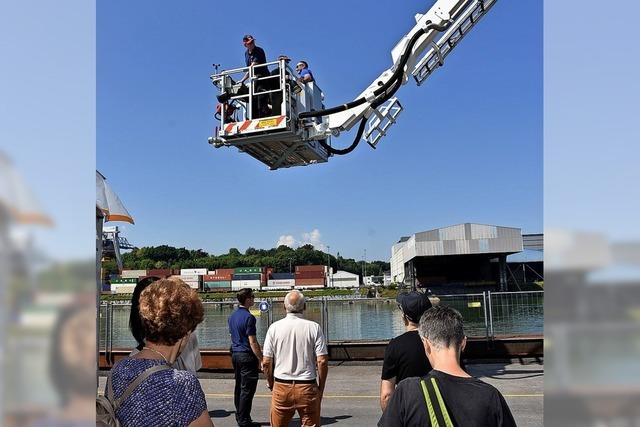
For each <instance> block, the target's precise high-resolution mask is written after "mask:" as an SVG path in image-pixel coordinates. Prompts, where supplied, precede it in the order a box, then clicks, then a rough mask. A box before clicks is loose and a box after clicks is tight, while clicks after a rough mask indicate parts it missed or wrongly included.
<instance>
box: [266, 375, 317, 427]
mask: <svg viewBox="0 0 640 427" xmlns="http://www.w3.org/2000/svg"><path fill="white" fill-rule="evenodd" d="M296 411H298V414H299V415H300V425H301V427H320V389H318V385H317V384H286V383H279V382H275V383H274V384H273V391H272V395H271V426H272V427H289V423H290V422H291V418H293V415H294V414H295V413H296Z"/></svg>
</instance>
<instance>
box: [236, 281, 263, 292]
mask: <svg viewBox="0 0 640 427" xmlns="http://www.w3.org/2000/svg"><path fill="white" fill-rule="evenodd" d="M244 288H251V289H260V280H235V279H234V280H232V281H231V289H233V290H234V291H237V290H240V289H244Z"/></svg>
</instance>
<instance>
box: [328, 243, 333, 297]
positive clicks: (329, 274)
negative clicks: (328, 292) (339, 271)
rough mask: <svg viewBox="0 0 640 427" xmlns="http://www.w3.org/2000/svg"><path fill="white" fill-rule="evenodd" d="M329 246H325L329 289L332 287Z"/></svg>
mask: <svg viewBox="0 0 640 427" xmlns="http://www.w3.org/2000/svg"><path fill="white" fill-rule="evenodd" d="M330 256H331V246H329V245H327V275H328V276H329V287H331V285H332V276H331V258H330Z"/></svg>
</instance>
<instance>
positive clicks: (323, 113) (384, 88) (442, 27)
mask: <svg viewBox="0 0 640 427" xmlns="http://www.w3.org/2000/svg"><path fill="white" fill-rule="evenodd" d="M446 28H447V26H446V25H437V24H433V23H429V24H428V25H427V27H426V29H425V28H420V29H419V30H418V31H416V33H415V34H414V35H413V37H411V39H410V40H409V43H408V44H407V47H406V48H405V51H404V52H403V53H402V56H401V57H400V61H399V62H398V66H397V67H396V70H395V71H394V72H393V74H392V75H391V77H390V78H389V80H387V82H386V83H384V84H383V85H382V86H380V87H379V88H378V89H376V90H375V91H374V92H373V94H374V95H375V96H379V95H381V94H383V93H384V92H386V91H387V90H388V89H389V88H390V87H391V86H392V85H393V84H395V83H397V82H396V81H397V80H400V79H402V74H403V73H404V67H405V65H406V64H407V61H409V55H410V54H411V50H412V49H413V46H414V45H415V44H416V43H417V42H418V39H419V38H420V37H421V36H422V35H424V34H425V33H426V31H427V30H432V29H435V30H437V31H444V30H445V29H446ZM396 90H397V89H396ZM390 97H391V96H390V95H388V94H387V95H386V96H385V99H383V102H384V101H386V100H387V99H389V98H390ZM366 101H367V100H366V99H365V98H358V99H356V100H355V101H351V102H348V103H346V104H342V105H339V106H336V107H332V108H328V109H324V110H319V111H309V112H304V113H300V114H299V115H298V117H299V118H301V119H305V118H309V117H322V116H327V115H329V114H334V113H339V112H340V111H345V110H349V109H351V108H354V107H357V106H359V105H361V104H364V103H365V102H366Z"/></svg>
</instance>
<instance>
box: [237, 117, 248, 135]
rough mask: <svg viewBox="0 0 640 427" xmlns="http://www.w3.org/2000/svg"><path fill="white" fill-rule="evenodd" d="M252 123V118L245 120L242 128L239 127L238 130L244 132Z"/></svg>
mask: <svg viewBox="0 0 640 427" xmlns="http://www.w3.org/2000/svg"><path fill="white" fill-rule="evenodd" d="M250 124H251V120H245V121H244V123H242V125H240V129H238V130H239V131H240V132H242V131H243V130H245V129H246V128H248V127H249V125H250Z"/></svg>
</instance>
